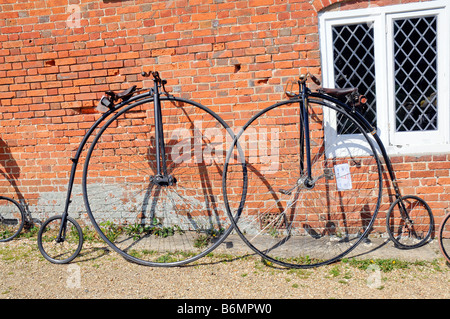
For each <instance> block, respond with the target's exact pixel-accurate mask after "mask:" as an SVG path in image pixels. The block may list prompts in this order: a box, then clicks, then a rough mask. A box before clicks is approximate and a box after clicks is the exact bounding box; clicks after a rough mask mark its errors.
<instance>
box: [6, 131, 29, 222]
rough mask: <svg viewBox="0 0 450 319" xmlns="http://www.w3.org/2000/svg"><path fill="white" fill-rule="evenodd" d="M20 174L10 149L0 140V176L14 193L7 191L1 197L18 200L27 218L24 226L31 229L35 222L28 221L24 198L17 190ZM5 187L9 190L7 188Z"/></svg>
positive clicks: (27, 210)
mask: <svg viewBox="0 0 450 319" xmlns="http://www.w3.org/2000/svg"><path fill="white" fill-rule="evenodd" d="M20 173H21V171H20V167H19V165H18V164H17V161H16V160H15V159H14V157H13V155H12V153H11V148H10V147H9V145H8V144H7V143H6V142H5V141H4V140H3V139H1V138H0V174H1V175H2V176H3V177H4V178H5V180H6V181H7V182H8V183H9V185H10V186H12V188H13V189H14V193H15V196H14V195H12V193H10V192H9V191H8V193H7V194H3V193H2V195H5V196H9V197H13V198H14V199H17V200H18V202H19V203H20V204H21V205H22V206H23V208H24V209H25V213H26V215H27V217H28V218H27V220H26V224H25V225H26V226H27V227H31V226H32V224H33V223H34V222H35V221H34V220H28V219H31V213H30V211H29V209H28V205H27V202H26V200H25V197H24V196H23V194H22V192H21V191H20V189H19V185H18V184H19V183H18V180H19V177H20ZM5 186H6V185H5ZM6 187H7V188H10V187H9V186H6Z"/></svg>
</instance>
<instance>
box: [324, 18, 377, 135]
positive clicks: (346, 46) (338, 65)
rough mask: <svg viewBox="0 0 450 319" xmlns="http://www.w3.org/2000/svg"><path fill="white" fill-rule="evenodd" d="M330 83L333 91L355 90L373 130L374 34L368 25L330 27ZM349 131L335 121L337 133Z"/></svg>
mask: <svg viewBox="0 0 450 319" xmlns="http://www.w3.org/2000/svg"><path fill="white" fill-rule="evenodd" d="M332 32H333V57H334V74H335V78H334V82H335V86H336V87H337V88H344V87H357V88H358V90H359V93H361V94H364V95H365V96H366V97H367V99H368V101H369V102H368V104H367V109H366V110H365V111H364V114H363V115H364V117H365V118H366V120H368V121H369V123H371V124H372V125H373V126H374V127H376V99H375V98H376V95H375V58H374V32H373V24H372V23H360V24H352V25H342V26H333V28H332ZM352 132H353V129H352V128H351V127H348V126H347V125H345V123H341V122H340V121H339V119H338V133H339V134H351V133H352Z"/></svg>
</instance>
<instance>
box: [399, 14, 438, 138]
mask: <svg viewBox="0 0 450 319" xmlns="http://www.w3.org/2000/svg"><path fill="white" fill-rule="evenodd" d="M436 20H437V17H436V16H432V17H421V18H413V19H398V20H394V65H395V67H394V78H395V114H396V131H397V132H410V131H430V130H437V128H438V127H437V116H438V114H437V94H436V93H437V76H438V72H437V55H438V53H437V23H436Z"/></svg>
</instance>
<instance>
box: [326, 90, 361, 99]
mask: <svg viewBox="0 0 450 319" xmlns="http://www.w3.org/2000/svg"><path fill="white" fill-rule="evenodd" d="M320 90H321V91H322V92H323V93H325V94H328V95H331V96H334V97H336V98H339V97H341V96H345V95H348V94H351V93H355V92H356V91H357V90H358V88H343V89H328V88H321V89H320Z"/></svg>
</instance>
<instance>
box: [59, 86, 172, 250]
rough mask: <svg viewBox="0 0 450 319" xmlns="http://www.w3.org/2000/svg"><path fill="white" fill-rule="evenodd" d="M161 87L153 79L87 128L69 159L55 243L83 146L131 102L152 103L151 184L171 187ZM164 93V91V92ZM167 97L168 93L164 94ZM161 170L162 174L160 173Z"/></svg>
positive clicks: (63, 222)
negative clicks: (153, 146)
mask: <svg viewBox="0 0 450 319" xmlns="http://www.w3.org/2000/svg"><path fill="white" fill-rule="evenodd" d="M162 86H163V83H162V81H161V79H160V78H159V77H155V78H154V86H153V88H152V89H150V90H148V91H147V92H144V93H141V94H138V95H136V96H134V97H132V98H130V99H127V100H124V101H122V102H120V103H119V104H117V105H115V106H114V105H112V106H108V108H109V110H107V111H106V112H105V113H103V115H102V116H101V117H100V118H99V119H97V121H95V123H94V124H93V125H92V126H91V127H90V128H89V130H88V131H87V132H86V134H85V135H84V137H83V139H82V141H81V142H80V144H79V146H78V149H77V151H76V154H75V156H74V157H72V158H71V161H72V168H71V171H70V177H69V182H68V186H67V194H66V201H65V205H64V211H63V214H62V218H61V228H60V230H59V233H58V237H57V238H56V241H57V242H61V241H62V240H64V237H65V233H66V225H67V216H68V214H69V206H70V203H71V202H72V201H71V199H70V198H71V196H72V191H73V183H74V180H75V173H76V171H77V168H78V163H79V160H80V157H81V154H82V152H83V149H84V147H85V145H86V144H87V142H88V140H89V138H90V137H91V135H92V134H93V132H94V131H95V130H96V129H97V128H98V127H99V126H100V124H101V123H102V122H103V121H105V120H106V119H107V118H108V117H109V116H110V115H111V114H112V113H114V112H116V111H117V110H119V109H121V108H123V107H124V106H126V105H129V104H131V103H133V102H136V101H139V100H141V101H142V103H140V104H143V103H146V102H150V101H153V102H154V116H155V117H154V118H155V141H156V154H157V158H156V163H157V175H156V176H154V177H152V182H153V183H155V184H158V185H172V184H173V183H174V182H175V181H174V179H173V178H172V177H171V176H170V175H167V166H166V160H165V150H164V135H163V125H162V114H161V103H160V100H159V97H160V87H162ZM164 92H165V90H164ZM165 93H166V94H167V95H168V93H167V92H165ZM161 169H162V172H161Z"/></svg>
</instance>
